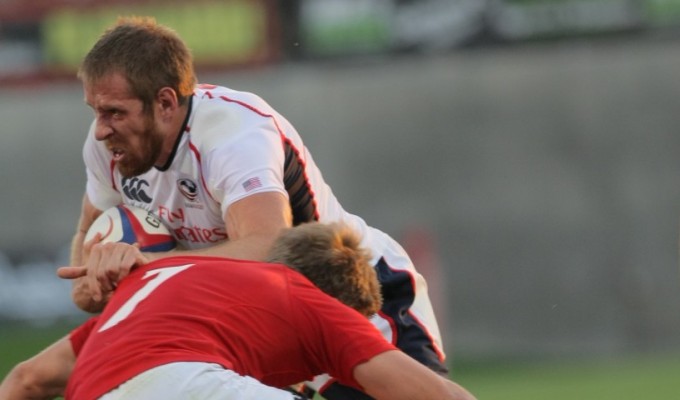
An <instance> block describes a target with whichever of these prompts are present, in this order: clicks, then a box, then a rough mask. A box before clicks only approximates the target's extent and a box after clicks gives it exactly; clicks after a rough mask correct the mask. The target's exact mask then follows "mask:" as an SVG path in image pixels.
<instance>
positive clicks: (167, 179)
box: [83, 85, 369, 249]
mask: <svg viewBox="0 0 680 400" xmlns="http://www.w3.org/2000/svg"><path fill="white" fill-rule="evenodd" d="M83 157H84V160H85V165H86V171H87V195H88V197H89V199H90V201H91V202H92V204H93V205H94V206H95V207H97V208H98V209H101V210H105V209H107V208H109V207H112V206H115V205H117V204H119V203H121V202H123V203H126V204H130V205H133V206H137V207H141V208H144V209H146V210H149V211H151V212H153V213H154V214H157V215H158V216H159V217H160V218H161V219H163V221H164V222H165V223H166V224H167V225H168V227H169V228H170V229H171V231H172V232H173V234H174V235H175V238H176V239H177V241H178V242H179V243H180V245H181V246H182V247H185V248H189V249H192V248H201V247H206V246H210V245H213V244H214V243H216V242H218V241H221V240H224V239H227V234H226V230H225V227H224V219H223V215H224V214H225V212H226V209H227V208H228V207H229V205H231V204H232V203H234V202H235V201H237V200H240V199H242V198H244V197H247V196H249V195H252V194H255V193H261V192H272V191H275V192H280V193H283V194H284V195H285V196H287V197H288V199H289V200H290V204H291V208H292V210H293V223H294V224H299V223H301V222H307V221H312V220H319V221H344V222H346V223H348V224H349V225H351V226H352V227H354V228H355V229H357V230H358V231H359V232H360V233H361V234H362V237H365V239H368V238H367V237H366V236H367V232H366V231H367V229H368V228H367V226H366V224H365V223H364V221H363V220H362V219H361V218H359V217H357V216H355V215H351V214H349V213H347V212H345V210H343V208H342V206H341V205H340V203H339V202H338V201H337V199H336V197H335V196H334V195H333V193H332V191H331V189H330V187H329V186H328V185H327V184H326V183H325V182H324V180H323V177H322V176H321V172H320V171H319V169H318V168H317V166H316V164H315V163H314V160H313V159H312V157H311V155H310V154H309V152H308V151H307V149H306V148H305V146H304V144H303V142H302V140H301V138H300V136H299V135H298V133H297V131H296V130H295V128H293V126H292V125H291V124H290V123H289V122H288V121H287V120H286V119H285V118H284V117H283V116H281V115H280V114H279V113H277V112H276V111H275V110H274V109H273V108H272V107H271V106H269V105H268V104H267V103H266V102H265V101H264V100H262V99H261V98H260V97H258V96H256V95H254V94H251V93H246V92H239V91H235V90H231V89H228V88H224V87H217V86H211V85H200V86H198V87H197V88H196V90H195V91H194V96H193V98H192V102H191V110H190V115H189V117H188V119H187V122H186V125H185V126H184V128H183V132H182V134H181V135H180V137H179V139H178V142H177V143H176V145H175V150H174V154H173V155H172V157H171V160H170V161H169V162H168V164H167V168H165V169H159V168H157V167H153V168H151V170H149V171H148V172H146V173H144V174H142V175H139V176H137V177H134V178H128V179H126V178H124V177H123V176H122V175H121V174H120V173H119V172H118V170H117V169H116V168H115V164H114V162H113V159H112V154H111V152H109V151H108V150H107V149H106V145H105V143H104V142H101V141H97V140H96V139H95V137H94V125H93V126H92V127H91V129H90V132H89V134H88V137H87V140H86V142H85V146H84V149H83ZM366 244H367V245H368V244H369V243H366Z"/></svg>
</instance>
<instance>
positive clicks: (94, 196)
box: [71, 17, 448, 400]
mask: <svg viewBox="0 0 680 400" xmlns="http://www.w3.org/2000/svg"><path fill="white" fill-rule="evenodd" d="M79 77H80V79H81V81H82V82H83V87H84V94H85V101H86V103H87V104H88V105H89V106H90V107H91V108H92V110H93V111H94V115H95V119H94V121H93V123H92V125H91V127H90V131H89V133H88V135H87V139H86V141H85V145H84V148H83V156H84V160H85V165H86V173H87V183H86V190H85V195H84V198H83V203H82V211H81V216H80V220H79V223H78V228H77V233H76V235H75V237H74V240H73V248H72V257H71V265H73V266H78V265H81V264H82V257H83V254H84V252H86V251H88V249H89V247H90V246H91V245H92V243H88V244H84V243H83V240H84V236H85V233H86V232H87V229H88V228H89V226H90V225H91V224H92V222H93V221H94V219H95V218H96V217H97V216H98V215H99V214H100V213H101V212H102V210H105V209H107V208H109V207H111V206H114V205H117V204H119V203H126V204H131V205H134V206H137V207H142V208H144V209H147V210H149V211H151V212H153V213H155V214H157V215H158V216H159V217H160V218H161V219H162V220H163V221H164V222H165V223H166V224H167V225H168V227H170V228H171V230H172V232H173V234H174V236H175V238H176V239H177V241H178V243H179V244H180V246H181V248H182V250H178V251H184V252H186V254H187V255H212V256H223V257H231V258H240V259H252V260H262V259H263V257H264V255H265V254H266V252H267V249H268V248H269V246H270V245H271V243H272V242H273V240H274V238H275V237H276V236H277V234H278V233H279V232H280V231H281V229H283V228H286V227H289V226H294V225H298V224H301V223H304V222H309V221H320V222H332V221H341V222H343V223H346V224H348V225H350V226H351V227H352V228H353V229H354V230H355V231H357V232H359V234H360V235H361V240H362V245H363V246H365V247H366V248H369V249H370V251H371V253H372V254H373V260H372V263H373V265H374V266H375V268H376V272H377V273H378V277H379V280H380V281H381V285H382V288H383V289H382V290H383V292H382V295H383V298H384V306H383V308H382V310H381V311H380V312H379V313H378V314H377V315H376V316H375V317H374V318H373V319H372V322H373V323H374V325H375V326H376V327H378V328H379V329H380V330H381V332H382V333H383V335H384V337H385V339H386V340H388V341H389V342H391V343H393V344H395V345H396V346H397V347H398V348H400V349H401V350H402V351H404V352H405V353H407V354H408V355H410V356H411V357H413V358H414V359H416V360H417V361H419V362H420V363H422V364H424V365H426V366H427V367H429V368H430V369H432V370H433V371H435V372H437V373H439V374H441V375H444V376H446V375H448V370H447V367H446V360H445V354H444V351H443V348H442V343H441V336H440V333H439V328H438V326H437V322H436V319H435V316H434V313H433V310H432V306H431V303H430V300H429V298H428V293H427V288H426V283H425V280H424V278H423V277H422V276H421V275H420V274H419V273H418V272H417V271H416V269H415V267H414V265H413V264H412V262H411V260H410V258H409V256H408V255H407V254H406V252H405V251H404V250H403V249H402V247H401V246H400V245H399V244H398V243H397V242H396V241H395V240H394V239H392V238H391V237H390V236H388V235H387V234H385V233H383V232H382V231H380V230H378V229H375V228H373V227H371V226H368V225H367V224H366V223H365V221H364V220H363V219H361V218H360V217H358V216H356V215H353V214H351V213H349V212H347V211H345V210H344V209H343V207H342V206H341V205H340V203H339V202H338V200H337V199H336V197H335V196H334V194H333V193H332V191H331V188H330V187H329V186H328V185H327V184H326V182H325V181H324V179H323V177H322V174H321V172H320V171H319V169H318V168H317V166H316V164H315V162H314V160H313V159H312V156H311V155H310V153H309V151H308V150H307V149H306V148H305V145H304V143H303V142H302V139H301V137H300V135H299V134H298V133H297V132H296V130H295V128H294V127H293V126H292V125H291V124H290V122H288V121H287V120H286V119H285V118H284V117H283V116H281V115H280V114H279V113H278V112H276V111H275V110H274V109H273V108H272V107H270V106H269V105H268V104H267V103H266V102H265V101H264V100H262V99H261V98H259V97H258V96H256V95H254V94H251V93H246V92H240V91H235V90H231V89H228V88H225V87H219V86H214V85H205V84H203V85H199V84H197V81H196V77H195V74H194V71H193V66H192V58H191V55H190V51H189V49H188V48H187V47H186V45H185V44H184V43H183V41H182V40H181V39H180V38H179V37H178V36H177V35H176V34H175V33H174V32H173V31H172V30H170V29H168V28H166V27H163V26H161V25H158V24H156V23H155V21H154V20H153V19H150V18H137V17H133V18H122V19H120V20H119V21H118V22H117V23H116V25H114V26H113V27H112V28H110V29H109V30H107V31H106V32H105V33H104V34H103V36H102V37H101V38H100V39H99V40H98V41H97V43H96V44H95V45H94V46H93V48H92V49H91V50H90V52H89V53H88V54H87V55H86V57H85V59H84V61H83V63H82V66H81V68H80V70H79ZM165 256H167V254H153V255H152V254H150V255H149V258H152V259H155V258H159V257H165ZM131 267H132V265H130V264H129V263H128V264H122V265H119V264H115V265H109V266H105V267H104V266H103V267H102V268H101V269H100V270H101V271H102V272H101V275H99V281H100V285H101V287H100V290H101V291H102V293H100V292H99V290H96V291H94V292H92V291H90V290H89V289H88V287H89V286H88V285H86V284H84V281H83V280H82V279H81V280H77V281H76V282H74V286H73V298H74V301H75V303H76V304H77V305H78V306H79V307H80V308H82V309H84V310H87V311H92V312H94V311H98V310H101V308H102V306H103V303H104V302H105V300H106V298H107V297H108V296H109V295H110V291H111V290H113V288H114V287H115V282H116V281H117V280H118V279H120V278H122V277H123V276H125V275H126V274H127V272H128V271H129V269H130V268H131ZM312 387H314V388H315V389H316V390H319V391H320V392H321V393H323V395H324V396H325V397H326V398H328V399H329V400H333V399H335V398H351V399H364V398H368V397H366V396H365V395H363V394H361V393H358V392H357V391H355V390H353V389H351V388H345V387H343V386H341V385H337V384H335V383H334V381H333V379H332V378H329V377H327V376H324V377H319V378H318V379H316V380H315V382H314V383H313V384H312Z"/></svg>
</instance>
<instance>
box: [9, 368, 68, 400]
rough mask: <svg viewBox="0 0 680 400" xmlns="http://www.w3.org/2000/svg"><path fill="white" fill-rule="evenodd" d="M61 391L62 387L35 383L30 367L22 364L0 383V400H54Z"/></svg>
mask: <svg viewBox="0 0 680 400" xmlns="http://www.w3.org/2000/svg"><path fill="white" fill-rule="evenodd" d="M63 389H64V387H63V385H54V384H47V383H42V384H41V383H40V382H36V381H35V379H34V375H33V374H32V373H31V371H30V367H28V365H27V364H26V362H22V363H20V364H18V365H17V366H16V367H14V369H12V371H10V373H9V374H8V375H7V377H5V379H4V380H3V381H2V383H0V400H42V399H54V398H55V397H57V396H60V395H61V394H62V391H63Z"/></svg>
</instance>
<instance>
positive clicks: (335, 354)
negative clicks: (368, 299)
mask: <svg viewBox="0 0 680 400" xmlns="http://www.w3.org/2000/svg"><path fill="white" fill-rule="evenodd" d="M291 289H292V291H293V292H294V295H293V296H291V303H292V304H291V305H292V306H293V307H294V309H295V310H297V312H296V314H295V317H296V319H297V321H296V323H297V324H298V325H297V326H299V327H301V328H302V329H301V330H300V332H301V340H303V341H304V342H303V343H302V347H303V348H305V349H307V350H308V353H307V357H308V362H311V363H312V364H313V365H314V366H315V367H316V368H319V369H320V370H321V371H324V372H326V373H328V374H330V375H331V376H332V377H334V378H335V379H337V380H338V381H340V382H341V383H342V384H344V385H349V386H353V387H355V388H357V389H362V388H361V386H360V385H359V383H358V382H357V381H356V380H355V379H354V367H356V366H357V365H359V364H361V363H364V362H366V361H368V360H370V359H371V358H373V357H375V356H376V355H378V354H380V353H383V352H385V351H389V350H395V349H396V347H394V345H392V344H391V343H389V342H388V341H387V340H385V338H384V337H383V336H382V334H381V333H380V331H378V329H377V328H376V327H375V326H374V325H373V324H372V323H371V322H370V321H369V320H368V318H366V317H365V316H363V315H361V314H360V313H359V312H357V311H356V310H354V309H352V308H350V307H347V306H346V305H344V304H342V303H341V302H340V301H339V300H337V299H335V298H333V297H331V296H328V295H326V294H325V293H323V292H322V291H321V290H319V289H318V288H316V287H315V286H313V285H312V284H311V283H309V286H306V285H301V284H300V283H299V282H296V281H293V283H292V285H291Z"/></svg>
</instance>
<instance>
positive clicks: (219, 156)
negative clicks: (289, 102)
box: [191, 95, 288, 214]
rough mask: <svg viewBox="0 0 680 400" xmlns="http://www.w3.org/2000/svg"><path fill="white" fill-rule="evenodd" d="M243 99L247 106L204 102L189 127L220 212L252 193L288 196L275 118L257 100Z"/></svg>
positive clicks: (232, 101) (235, 102) (237, 102)
mask: <svg viewBox="0 0 680 400" xmlns="http://www.w3.org/2000/svg"><path fill="white" fill-rule="evenodd" d="M247 100H248V103H247V104H246V103H245V102H244V101H242V100H240V99H239V100H236V99H231V98H229V97H227V96H223V97H222V98H219V99H213V100H210V101H208V102H203V104H201V108H200V109H199V110H197V114H196V116H195V118H194V121H193V122H194V125H193V126H192V127H191V131H192V133H193V132H197V133H196V134H193V135H192V141H195V144H196V146H197V147H198V149H199V153H200V154H202V155H203V156H204V157H205V160H203V163H204V165H205V167H204V173H205V177H206V183H207V186H208V188H209V190H210V191H211V195H212V196H213V198H215V199H216V200H218V201H219V202H220V205H221V211H222V213H223V214H224V213H225V212H226V210H227V208H228V207H229V206H230V205H231V204H233V203H234V202H236V201H238V200H240V199H243V198H245V197H247V196H250V195H253V194H255V193H262V192H279V193H281V194H283V195H284V196H286V197H287V196H288V193H287V191H286V188H285V186H284V179H283V173H284V171H283V166H284V162H285V160H284V158H285V155H284V150H283V139H284V135H283V133H282V132H281V130H280V126H279V121H278V118H279V116H277V115H275V113H274V112H273V110H271V108H270V107H269V106H268V105H267V104H266V103H264V101H262V100H261V99H259V98H258V97H257V96H254V95H253V96H252V98H248V99H247ZM225 102H226V103H227V104H225ZM206 103H208V104H206ZM253 103H256V106H253ZM225 108H226V109H227V110H228V111H226V112H225ZM244 109H245V112H244ZM213 115H214V116H215V117H212V116H213ZM218 115H219V116H220V117H219V118H216V117H217V116H218ZM198 132H200V133H198Z"/></svg>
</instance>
